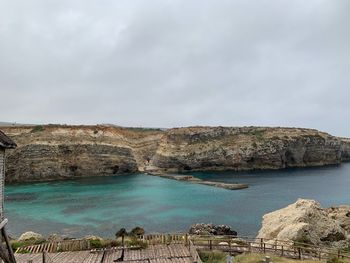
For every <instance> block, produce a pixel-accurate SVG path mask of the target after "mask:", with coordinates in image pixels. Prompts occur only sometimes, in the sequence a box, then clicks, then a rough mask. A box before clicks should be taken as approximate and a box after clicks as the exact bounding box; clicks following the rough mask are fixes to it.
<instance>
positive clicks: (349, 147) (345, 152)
mask: <svg viewBox="0 0 350 263" xmlns="http://www.w3.org/2000/svg"><path fill="white" fill-rule="evenodd" d="M341 141H342V147H341V152H342V160H343V161H350V139H347V138H341Z"/></svg>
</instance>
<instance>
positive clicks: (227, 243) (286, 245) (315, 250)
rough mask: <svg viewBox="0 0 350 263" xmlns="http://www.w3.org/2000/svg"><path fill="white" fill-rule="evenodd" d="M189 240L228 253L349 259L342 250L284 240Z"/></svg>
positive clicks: (192, 238) (349, 256)
mask: <svg viewBox="0 0 350 263" xmlns="http://www.w3.org/2000/svg"><path fill="white" fill-rule="evenodd" d="M190 239H191V241H192V242H193V245H194V246H196V247H197V248H198V249H206V250H221V251H226V252H230V253H250V252H254V253H271V254H276V255H279V256H283V257H290V258H295V259H319V260H322V259H328V258H329V257H337V258H349V259H350V254H349V253H347V252H345V251H342V250H337V249H333V248H329V247H320V246H314V245H310V244H305V243H296V242H293V241H286V240H275V239H263V238H241V237H235V236H216V237H213V236H195V235H193V236H191V237H190Z"/></svg>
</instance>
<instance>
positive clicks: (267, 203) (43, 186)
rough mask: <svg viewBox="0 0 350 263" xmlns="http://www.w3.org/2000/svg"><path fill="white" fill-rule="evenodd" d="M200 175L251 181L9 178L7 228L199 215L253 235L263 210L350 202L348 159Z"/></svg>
mask: <svg viewBox="0 0 350 263" xmlns="http://www.w3.org/2000/svg"><path fill="white" fill-rule="evenodd" d="M195 175H196V176H198V177H201V178H205V179H211V180H217V181H223V182H239V183H248V184H249V185H250V188H248V189H245V190H238V191H230V190H225V189H220V188H215V187H209V186H204V185H196V184H190V183H186V182H179V181H173V180H168V179H163V178H159V177H152V176H147V175H142V174H139V175H128V176H119V177H103V178H101V177H100V178H88V179H79V180H72V181H59V182H48V183H34V184H19V185H9V186H6V196H7V200H6V202H5V210H6V216H7V217H8V218H9V220H10V225H9V228H10V232H11V233H12V234H14V235H18V234H20V233H22V232H24V231H28V230H33V231H36V232H39V233H42V234H45V235H46V234H49V233H53V232H56V233H62V234H67V235H70V236H76V237H79V236H83V235H86V234H96V235H100V236H106V237H107V236H113V234H114V233H115V232H116V230H118V229H119V228H121V227H126V228H129V229H130V228H132V227H134V226H137V225H140V226H143V227H144V228H145V229H146V231H148V232H175V231H185V230H187V229H188V226H189V225H191V224H193V223H196V222H213V223H215V224H229V225H231V226H232V227H233V228H234V229H236V230H237V231H238V232H239V234H242V235H243V234H245V235H255V234H256V233H257V231H258V229H259V228H260V223H261V217H262V215H263V214H265V213H266V212H269V211H273V210H275V209H278V208H281V207H284V206H286V205H288V204H290V203H292V202H295V201H296V199H297V198H298V197H302V198H312V199H317V200H318V201H320V202H321V204H322V205H324V206H330V205H334V204H350V163H345V164H343V165H341V166H339V167H326V168H313V169H293V170H283V171H268V172H244V173H234V172H224V173H196V174H195Z"/></svg>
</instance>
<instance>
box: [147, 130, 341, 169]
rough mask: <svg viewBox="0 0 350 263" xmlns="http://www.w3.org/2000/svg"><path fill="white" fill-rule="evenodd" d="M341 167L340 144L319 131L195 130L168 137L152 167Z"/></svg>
mask: <svg viewBox="0 0 350 263" xmlns="http://www.w3.org/2000/svg"><path fill="white" fill-rule="evenodd" d="M340 162H341V142H340V140H339V139H338V138H336V137H333V136H330V135H329V134H326V133H322V132H318V131H316V130H309V129H295V128H255V127H244V128H224V127H214V128H210V127H193V128H180V129H172V130H169V131H168V132H167V133H166V134H164V136H163V137H162V138H161V142H160V144H159V147H158V149H157V152H156V154H155V156H154V157H153V158H152V161H151V165H152V166H153V168H154V169H156V170H164V171H168V172H169V171H171V172H184V171H197V170H248V169H281V168H286V167H304V166H322V165H328V164H339V163H340ZM152 166H151V168H152Z"/></svg>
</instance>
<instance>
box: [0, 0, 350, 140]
mask: <svg viewBox="0 0 350 263" xmlns="http://www.w3.org/2000/svg"><path fill="white" fill-rule="evenodd" d="M349 8H350V3H349V1H346V0H333V1H329V0H309V1H303V0H296V1H281V0H268V1H267V0H236V1H228V0H227V1H226V0H219V1H199V0H197V1H195V0H190V1H188V0H186V1H185V0H178V1H170V0H158V1H156V0H150V1H141V0H140V1H136V0H135V1H129V0H128V1H107V0H103V1H92V0H90V1H82V0H78V1H68V0H67V1H62V0H61V1H58V0H52V1H46V0H45V1H44V0H36V1H34V0H33V1H20V0H11V1H10V0H0V89H1V96H2V97H3V98H11V99H3V100H2V101H1V104H0V112H1V115H0V120H2V121H17V122H24V123H72V124H80V123H84V124H90V123H115V124H119V125H125V126H148V127H150V126H152V127H172V126H188V125H226V126H240V125H264V126H269V125H272V126H299V127H311V128H317V129H320V130H324V131H327V132H330V133H333V134H335V135H342V136H350V134H349V129H350V125H349V124H347V122H346V118H347V115H348V114H349V113H350V106H349V103H348V102H347V101H348V98H349V95H350V91H349V88H348V86H349V84H350V80H349V78H348V72H349V70H350V62H349V61H350V51H349V50H350V49H349V38H350V27H349V26H348V25H349V24H350V17H349V16H348V10H349Z"/></svg>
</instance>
